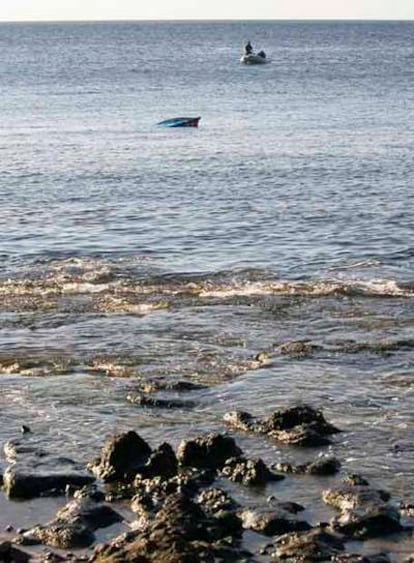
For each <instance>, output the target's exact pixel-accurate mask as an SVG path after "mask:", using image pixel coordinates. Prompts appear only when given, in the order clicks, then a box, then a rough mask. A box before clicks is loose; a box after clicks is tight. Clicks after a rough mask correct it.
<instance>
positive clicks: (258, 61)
mask: <svg viewBox="0 0 414 563" xmlns="http://www.w3.org/2000/svg"><path fill="white" fill-rule="evenodd" d="M240 62H241V63H242V64H245V65H263V64H265V63H267V62H269V60H268V59H266V57H262V56H260V55H254V54H250V55H243V56H242V58H241V59H240Z"/></svg>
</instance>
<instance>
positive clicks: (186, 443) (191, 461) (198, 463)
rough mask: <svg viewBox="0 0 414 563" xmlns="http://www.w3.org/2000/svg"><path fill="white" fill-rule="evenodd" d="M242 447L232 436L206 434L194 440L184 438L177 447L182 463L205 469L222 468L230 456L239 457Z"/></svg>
mask: <svg viewBox="0 0 414 563" xmlns="http://www.w3.org/2000/svg"><path fill="white" fill-rule="evenodd" d="M241 454H242V451H241V449H240V448H239V447H238V446H237V445H236V442H235V441H234V439H233V438H231V437H230V436H226V435H224V434H205V435H204V436H199V437H198V438H195V439H194V440H183V441H182V442H181V443H180V444H179V446H178V449H177V458H178V460H179V462H180V463H181V464H182V465H185V466H189V467H198V468H204V469H213V470H217V469H221V468H222V467H223V466H224V464H225V462H226V460H227V459H228V458H230V457H238V456H240V455H241Z"/></svg>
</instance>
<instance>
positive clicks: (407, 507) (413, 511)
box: [400, 501, 414, 518]
mask: <svg viewBox="0 0 414 563" xmlns="http://www.w3.org/2000/svg"><path fill="white" fill-rule="evenodd" d="M400 510H401V512H402V513H403V514H404V515H405V516H408V517H409V518H414V502H410V501H401V502H400Z"/></svg>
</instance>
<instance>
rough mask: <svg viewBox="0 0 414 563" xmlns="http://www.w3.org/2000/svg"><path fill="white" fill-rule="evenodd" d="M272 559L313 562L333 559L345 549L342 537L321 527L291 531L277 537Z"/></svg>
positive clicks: (296, 562)
mask: <svg viewBox="0 0 414 563" xmlns="http://www.w3.org/2000/svg"><path fill="white" fill-rule="evenodd" d="M274 544H275V547H276V549H275V551H274V552H273V553H272V561H290V562H292V563H311V562H312V561H332V559H333V557H335V556H337V555H338V554H339V553H341V552H342V551H343V550H344V543H343V541H342V539H341V538H340V537H339V536H337V535H334V534H329V533H327V532H325V531H324V530H321V529H319V528H315V529H312V530H310V531H308V532H306V531H305V532H291V533H289V534H284V535H282V536H280V537H278V538H276V540H275V542H274Z"/></svg>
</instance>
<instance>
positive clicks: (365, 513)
mask: <svg viewBox="0 0 414 563" xmlns="http://www.w3.org/2000/svg"><path fill="white" fill-rule="evenodd" d="M322 498H323V500H324V501H325V502H326V503H327V504H330V505H332V506H334V507H336V508H338V509H339V510H340V515H339V516H337V517H335V518H333V519H332V520H331V527H332V528H333V529H334V530H336V531H338V532H340V533H342V534H345V535H346V536H350V537H353V538H355V539H366V538H373V537H380V536H383V535H387V534H392V533H394V532H399V531H401V530H402V529H403V528H402V526H401V523H400V519H401V515H400V511H399V510H398V508H397V507H396V506H394V505H393V504H391V503H389V502H388V500H389V495H388V493H387V492H385V491H381V490H376V489H372V488H371V487H368V486H361V485H356V486H352V485H344V486H342V487H340V488H337V489H331V490H327V491H324V492H323V493H322Z"/></svg>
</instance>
